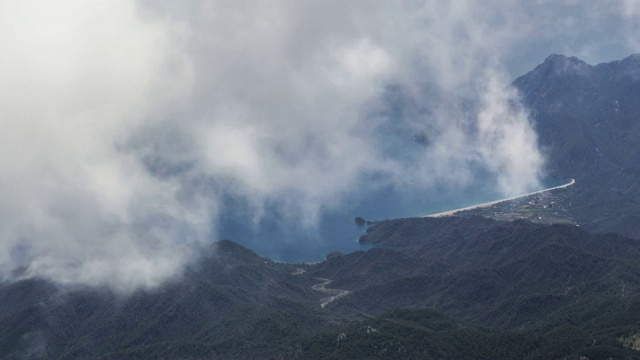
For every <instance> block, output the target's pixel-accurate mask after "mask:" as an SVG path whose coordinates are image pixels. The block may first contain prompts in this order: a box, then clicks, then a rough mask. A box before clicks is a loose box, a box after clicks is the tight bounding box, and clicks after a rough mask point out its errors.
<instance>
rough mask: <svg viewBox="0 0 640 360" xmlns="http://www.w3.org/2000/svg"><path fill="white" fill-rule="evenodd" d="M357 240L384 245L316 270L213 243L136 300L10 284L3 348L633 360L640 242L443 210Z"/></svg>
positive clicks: (5, 294)
mask: <svg viewBox="0 0 640 360" xmlns="http://www.w3.org/2000/svg"><path fill="white" fill-rule="evenodd" d="M361 241H366V242H372V243H376V244H378V245H379V246H381V247H378V248H374V249H371V250H369V251H366V252H362V251H360V252H355V253H350V254H345V255H339V254H335V256H332V257H331V258H329V259H328V260H326V261H324V262H322V263H319V264H282V263H275V262H272V261H270V260H269V259H265V258H262V257H260V256H258V255H256V254H255V253H253V252H251V251H250V250H248V249H246V248H244V247H242V246H240V245H238V244H236V243H233V242H231V241H221V242H218V243H216V244H215V245H214V246H212V247H211V248H210V249H209V250H207V251H204V253H203V256H202V257H201V259H200V261H198V262H197V263H195V264H194V265H193V266H191V267H190V268H189V269H188V270H187V271H186V272H185V273H184V275H183V276H182V277H181V278H180V279H178V280H176V281H174V282H172V283H170V284H167V285H166V286H164V287H162V288H160V289H156V290H147V291H138V292H136V293H134V294H132V295H129V296H119V295H116V294H113V293H111V292H109V291H108V290H106V289H98V288H81V289H79V288H75V289H65V288H61V287H59V286H55V285H53V284H50V283H48V282H46V281H44V280H35V279H31V280H22V281H18V282H12V283H3V284H0V303H1V304H2V305H3V306H2V309H1V310H0V358H3V359H45V358H46V359H130V358H149V357H153V358H162V359H205V358H206V359H234V358H239V359H241V358H255V359H272V358H273V359H277V358H300V359H307V358H310V359H317V358H420V359H441V358H469V359H479V358H514V359H516V358H532V359H539V358H559V357H563V356H575V357H576V358H577V357H578V356H581V355H585V356H587V355H588V356H591V357H594V356H600V355H603V356H604V355H606V357H609V356H613V357H625V358H640V352H635V351H633V350H631V349H628V348H625V347H623V342H622V341H620V340H619V339H623V338H624V339H633V336H635V334H638V333H640V265H638V264H639V262H638V261H637V259H638V258H639V257H640V241H638V240H634V239H629V238H625V237H623V236H620V235H613V234H609V235H601V234H591V233H588V232H586V231H584V230H581V229H579V228H577V227H575V226H568V225H542V224H533V223H529V222H526V221H515V222H507V223H505V222H498V221H494V220H490V219H485V218H476V217H471V218H460V217H447V218H417V219H398V220H391V221H384V222H380V223H377V224H376V225H374V226H373V227H371V228H370V229H369V231H368V233H367V234H366V235H365V236H363V238H362V239H361ZM319 284H324V285H322V286H320V285H319ZM322 289H324V291H323V290H322ZM338 293H342V295H341V296H337V297H336V296H335V295H336V294H338ZM331 296H334V298H332V299H330V298H331ZM327 299H330V300H327ZM321 304H324V305H322V306H321ZM596 358H597V357H596Z"/></svg>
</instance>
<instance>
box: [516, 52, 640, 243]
mask: <svg viewBox="0 0 640 360" xmlns="http://www.w3.org/2000/svg"><path fill="white" fill-rule="evenodd" d="M513 86H514V87H516V88H517V89H518V90H519V92H520V94H521V96H522V100H523V102H524V104H525V105H526V106H527V107H529V108H530V109H531V114H532V117H533V119H534V122H535V127H536V130H537V132H538V136H539V141H540V143H541V145H542V147H543V149H544V150H545V151H546V152H547V161H548V166H547V171H548V173H549V174H550V175H551V176H555V177H559V178H575V179H576V180H577V182H576V186H575V187H574V188H573V189H571V191H570V197H569V202H570V204H571V205H572V206H571V209H572V215H573V217H574V218H575V219H576V220H577V221H578V223H580V224H581V225H582V226H585V227H586V228H587V229H589V230H593V231H599V232H608V231H616V232H621V233H623V234H625V235H628V236H632V237H640V217H639V215H638V214H640V212H639V210H640V186H638V184H639V182H638V179H640V142H638V141H637V139H638V138H640V118H639V117H638V114H640V55H638V54H636V55H631V56H629V57H627V58H625V59H623V60H620V61H613V62H609V63H602V64H599V65H596V66H591V65H589V64H587V63H585V62H583V61H582V60H580V59H578V58H575V57H566V56H563V55H551V56H549V57H548V58H547V59H546V60H545V61H544V62H543V63H542V64H540V65H538V66H537V67H536V68H535V69H533V70H532V71H530V72H529V73H527V74H525V75H523V76H521V77H519V78H517V79H516V80H515V81H514V82H513Z"/></svg>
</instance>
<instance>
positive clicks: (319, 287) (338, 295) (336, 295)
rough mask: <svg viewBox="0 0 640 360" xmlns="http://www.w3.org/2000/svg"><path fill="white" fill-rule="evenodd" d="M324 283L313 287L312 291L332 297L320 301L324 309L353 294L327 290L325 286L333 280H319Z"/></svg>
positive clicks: (344, 291) (345, 291)
mask: <svg viewBox="0 0 640 360" xmlns="http://www.w3.org/2000/svg"><path fill="white" fill-rule="evenodd" d="M317 279H318V280H320V281H322V282H321V283H320V284H315V285H313V286H312V287H311V289H312V290H315V291H318V292H321V293H323V294H327V295H331V296H328V297H326V298H322V299H320V307H321V308H323V309H324V307H325V306H327V305H328V304H330V303H331V302H333V301H336V300H338V299H340V298H341V297H344V296H347V295H349V294H350V293H351V291H348V290H340V289H327V288H326V287H325V286H326V285H329V284H330V283H331V282H333V280H329V279H323V278H317Z"/></svg>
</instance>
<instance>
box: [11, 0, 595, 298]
mask: <svg viewBox="0 0 640 360" xmlns="http://www.w3.org/2000/svg"><path fill="white" fill-rule="evenodd" d="M0 4H1V6H0V7H1V8H2V11H0V53H2V54H5V55H4V56H3V57H2V58H0V65H1V66H0V75H1V77H2V79H3V82H2V84H1V85H0V87H1V89H0V92H1V93H2V94H3V95H1V96H0V124H1V125H2V132H0V150H1V151H2V153H3V154H5V155H4V159H3V160H2V161H1V162H0V188H1V189H2V191H1V192H0V276H2V277H3V278H5V279H14V278H16V277H17V276H18V277H29V276H41V277H45V278H49V279H52V280H54V281H56V282H58V283H63V284H89V285H108V286H111V287H113V288H115V289H118V290H122V291H131V290H133V289H136V288H138V287H154V286H157V285H159V284H161V283H162V282H163V281H165V280H167V279H169V278H172V277H175V276H179V274H180V271H181V269H182V268H183V266H184V264H185V263H187V262H188V261H190V259H191V258H192V257H193V254H194V253H197V250H198V247H199V246H200V245H199V244H206V243H207V242H208V241H210V240H211V239H212V238H213V237H215V231H216V223H217V219H218V217H219V216H220V214H221V213H224V211H225V208H224V206H225V205H224V204H225V201H224V199H225V198H228V197H232V198H234V199H239V201H241V202H242V203H243V204H245V205H246V208H247V212H248V214H249V215H250V216H251V217H252V218H253V219H255V220H256V221H257V220H258V219H260V217H261V216H262V215H263V214H264V213H265V212H266V211H272V210H274V209H277V211H279V212H282V213H283V214H286V217H287V218H288V219H290V220H291V221H292V222H294V223H297V224H302V226H308V227H312V226H313V224H315V223H316V222H317V220H318V218H319V217H320V216H321V215H322V214H323V213H324V212H325V211H327V210H330V209H332V208H337V207H339V206H340V204H341V202H342V201H343V199H344V197H345V195H346V194H348V193H349V192H351V191H353V189H354V188H355V187H363V186H377V185H380V184H391V185H396V186H412V187H414V188H415V189H417V190H419V189H425V188H429V187H433V186H437V185H442V184H448V186H451V187H464V186H466V185H468V184H469V183H470V182H471V181H473V178H474V177H475V176H476V175H477V174H478V172H483V173H487V174H490V177H491V178H492V179H493V180H494V181H495V186H496V188H498V189H500V190H501V191H503V192H504V193H509V194H512V193H517V192H522V191H525V190H527V189H529V188H531V187H535V186H536V184H537V182H538V178H539V175H540V172H541V170H542V167H543V159H542V156H541V155H540V152H539V150H538V148H537V144H536V142H537V141H536V135H535V131H534V128H533V125H532V124H531V120H530V119H529V118H528V117H527V112H526V109H522V108H521V107H519V106H518V105H517V104H518V97H517V94H516V93H515V92H514V91H513V90H512V89H509V88H508V82H509V81H508V79H509V77H510V76H511V75H513V74H510V73H509V71H510V69H511V68H513V67H514V66H513V55H512V54H513V51H514V49H516V50H517V49H520V48H522V46H525V45H526V44H527V41H538V42H541V41H545V40H546V39H551V38H552V36H553V34H551V33H550V32H549V31H548V30H547V28H548V29H557V28H560V29H561V28H565V27H567V28H572V26H570V25H567V24H572V23H574V22H572V21H573V20H571V17H570V16H567V17H562V18H561V19H558V21H557V22H554V23H553V24H548V21H549V20H545V19H546V18H547V17H548V16H547V15H548V11H545V12H543V13H541V14H539V15H536V13H535V12H534V13H533V14H534V15H533V16H531V15H530V14H531V12H530V10H532V9H537V10H540V9H543V7H544V6H551V4H550V3H545V2H538V3H535V4H534V5H522V4H515V3H511V2H502V1H492V2H487V3H482V4H480V3H478V2H472V1H452V2H446V3H445V2H440V1H424V2H411V1H408V2H403V3H400V2H397V3H387V2H370V1H350V2H348V3H345V2H342V1H304V2H297V1H268V2H267V1H264V2H263V1H234V2H225V1H194V2H189V3H177V2H169V1H140V2H137V3H136V2H132V1H126V0H113V1H109V2H107V3H105V2H98V1H74V0H65V1H60V2H56V3H55V4H53V3H51V2H48V1H30V2H23V1H11V0H3V1H1V2H0ZM575 6H579V5H575ZM539 24H544V26H545V28H544V29H541V28H540V26H539ZM547 25H548V26H547ZM523 44H524V45H523ZM586 46H588V44H585V47H586ZM7 54H10V55H7ZM546 55H547V54H540V56H539V59H534V60H531V59H528V60H527V61H529V62H530V61H534V62H539V60H541V59H543V58H544V57H546ZM509 61H512V63H509ZM516 62H517V61H516ZM528 64H530V63H528ZM528 66H529V65H528ZM516 67H517V66H516ZM392 88H395V89H398V94H400V95H401V97H402V99H403V100H402V101H403V104H405V105H406V107H405V108H404V109H403V114H404V115H403V116H402V117H401V118H400V119H399V118H395V117H393V116H388V115H389V114H390V112H389V95H390V93H389V89H392ZM390 128H401V129H406V130H407V131H409V132H423V133H425V134H426V135H427V137H428V140H429V142H428V146H426V147H423V148H416V147H414V148H413V150H411V151H409V152H406V153H405V152H404V150H402V149H403V148H401V146H404V145H403V144H405V143H406V141H404V140H406V137H405V136H404V133H402V134H403V135H402V136H400V137H395V138H394V135H393V134H392V133H393V132H389V131H388V129H390ZM399 139H401V140H402V141H400V140H399ZM398 144H400V145H398ZM396 145H398V146H396ZM416 149H419V150H416ZM372 179H376V180H375V181H373V182H372Z"/></svg>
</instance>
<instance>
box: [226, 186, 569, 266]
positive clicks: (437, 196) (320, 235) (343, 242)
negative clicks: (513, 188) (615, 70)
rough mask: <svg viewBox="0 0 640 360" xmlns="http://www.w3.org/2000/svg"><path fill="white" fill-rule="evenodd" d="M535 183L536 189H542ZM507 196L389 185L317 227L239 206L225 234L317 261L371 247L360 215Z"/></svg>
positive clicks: (283, 255)
mask: <svg viewBox="0 0 640 360" xmlns="http://www.w3.org/2000/svg"><path fill="white" fill-rule="evenodd" d="M565 182H566V181H565V180H560V179H552V178H548V179H544V180H543V181H542V187H541V188H540V189H545V188H549V187H553V186H558V185H561V184H563V183H565ZM540 189H534V190H540ZM502 198H505V196H504V195H502V194H500V193H499V192H497V191H496V190H490V189H489V187H488V186H487V185H486V183H482V184H474V185H473V186H470V187H467V188H466V189H464V190H461V191H446V190H444V189H434V190H429V191H423V192H417V191H416V190H414V189H410V190H404V189H398V188H392V187H384V188H381V189H377V190H372V191H360V192H356V193H353V194H351V195H350V196H348V198H346V199H345V200H344V202H343V207H342V208H340V209H337V210H335V211H331V212H328V213H326V214H324V215H323V216H322V218H321V219H320V221H319V224H318V225H317V226H316V227H315V228H303V227H301V226H299V225H295V224H292V221H287V220H286V219H285V218H284V216H282V215H281V214H279V213H278V212H276V211H273V212H269V211H267V214H265V217H264V218H263V219H262V220H261V221H260V223H259V224H253V223H252V222H251V219H250V218H247V217H246V216H245V215H243V213H242V210H240V208H239V207H238V206H235V207H234V206H229V208H230V209H231V211H229V212H227V213H226V215H225V216H224V217H223V218H222V221H221V225H220V230H219V238H220V239H230V240H233V241H235V242H238V243H240V244H242V245H244V246H246V247H248V248H250V249H251V250H253V251H255V252H256V253H258V254H259V255H261V256H265V257H268V258H271V259H273V260H277V261H283V262H316V261H322V260H324V259H325V256H326V255H327V254H328V253H330V252H332V251H339V252H342V253H349V252H353V251H358V250H367V249H370V248H371V247H373V245H370V244H361V243H359V242H357V240H358V238H359V237H360V236H361V235H363V234H364V233H365V231H366V226H362V227H361V226H358V225H357V224H356V223H355V217H358V216H360V217H363V218H364V219H366V220H384V219H395V218H404V217H418V216H426V215H430V214H435V213H439V212H443V211H449V210H453V209H458V208H462V207H466V206H471V205H475V204H480V203H485V202H489V201H495V200H500V199H502Z"/></svg>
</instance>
